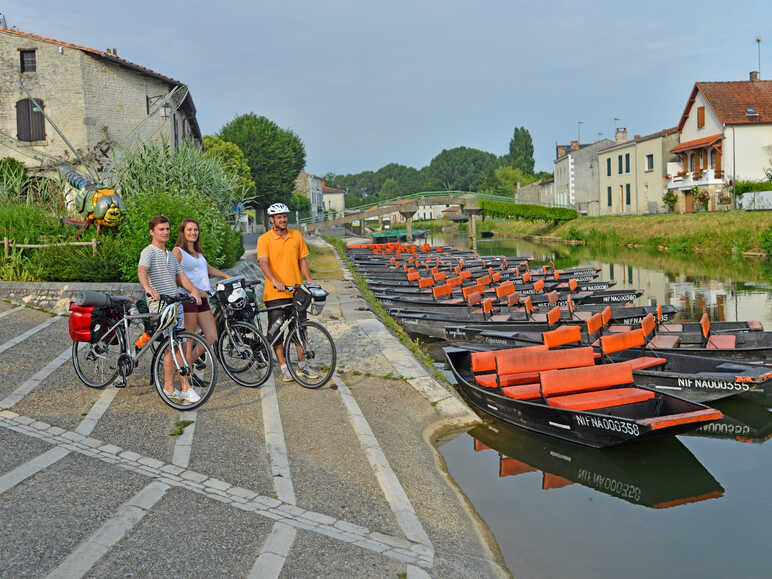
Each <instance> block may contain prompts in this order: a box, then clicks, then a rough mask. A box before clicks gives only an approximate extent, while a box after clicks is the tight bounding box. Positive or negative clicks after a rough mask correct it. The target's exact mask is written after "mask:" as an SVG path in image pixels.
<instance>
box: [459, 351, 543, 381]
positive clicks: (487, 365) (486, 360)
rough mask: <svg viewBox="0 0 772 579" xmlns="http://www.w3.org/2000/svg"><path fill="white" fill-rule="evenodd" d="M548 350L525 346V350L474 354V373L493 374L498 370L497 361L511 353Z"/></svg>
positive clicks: (472, 356)
mask: <svg viewBox="0 0 772 579" xmlns="http://www.w3.org/2000/svg"><path fill="white" fill-rule="evenodd" d="M546 350H547V346H545V345H543V344H537V345H535V346H525V347H523V348H507V349H506V350H490V351H486V352H473V353H472V355H471V358H472V372H474V373H475V374H476V373H478V372H493V371H494V370H495V369H496V362H495V359H496V358H498V357H500V356H508V355H509V352H533V351H538V352H544V351H546Z"/></svg>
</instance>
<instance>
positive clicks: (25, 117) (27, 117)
mask: <svg viewBox="0 0 772 579" xmlns="http://www.w3.org/2000/svg"><path fill="white" fill-rule="evenodd" d="M42 109H43V101H41V100H39V99H35V100H34V101H33V100H32V99H23V100H20V101H18V102H17V103H16V136H17V138H18V139H19V140H20V141H27V142H31V141H43V140H45V138H46V124H45V117H43V111H42Z"/></svg>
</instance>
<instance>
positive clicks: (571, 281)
mask: <svg viewBox="0 0 772 579" xmlns="http://www.w3.org/2000/svg"><path fill="white" fill-rule="evenodd" d="M578 287H579V282H578V281H576V278H573V277H572V278H571V279H569V280H568V289H569V290H571V291H572V292H575V291H576V288H578Z"/></svg>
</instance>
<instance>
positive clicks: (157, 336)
mask: <svg viewBox="0 0 772 579" xmlns="http://www.w3.org/2000/svg"><path fill="white" fill-rule="evenodd" d="M170 305H171V304H170ZM174 306H175V307H177V304H176V303H175V304H174ZM123 312H124V313H123V317H122V318H121V319H120V320H119V321H117V322H116V323H115V324H113V325H112V326H110V328H109V329H108V330H107V331H106V332H105V333H104V335H105V336H109V335H110V334H111V333H112V332H116V331H120V332H123V335H124V337H125V340H124V343H125V344H126V350H127V351H126V352H122V353H126V354H128V356H129V357H130V358H131V361H132V364H133V365H134V366H135V367H136V365H137V362H139V360H140V359H141V358H142V356H144V355H145V353H146V352H148V351H150V350H152V348H151V346H152V344H154V343H155V342H157V341H159V340H166V339H168V340H170V341H171V347H172V348H173V347H174V346H175V345H179V348H180V355H181V356H184V355H185V354H184V352H182V342H179V343H178V342H177V341H176V340H175V339H174V326H172V327H171V328H169V335H168V336H165V335H164V332H165V330H160V331H155V332H153V335H152V336H151V337H150V339H149V340H148V341H147V343H145V345H144V346H142V348H140V349H139V351H137V347H136V345H135V344H134V342H133V341H131V340H130V339H129V326H130V324H131V322H132V321H139V320H142V321H144V320H147V319H150V318H160V317H161V312H151V313H146V314H133V315H132V314H127V313H126V307H125V306H124V308H123ZM119 326H123V327H122V328H121V329H120V330H119V329H118V327H119ZM102 339H104V338H102ZM159 351H160V350H159ZM154 355H155V353H154ZM172 360H174V365H175V367H176V369H177V371H178V372H180V371H181V370H182V368H180V365H179V363H178V362H177V356H172Z"/></svg>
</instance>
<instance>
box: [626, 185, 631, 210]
mask: <svg viewBox="0 0 772 579" xmlns="http://www.w3.org/2000/svg"><path fill="white" fill-rule="evenodd" d="M625 205H630V183H626V184H625Z"/></svg>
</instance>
